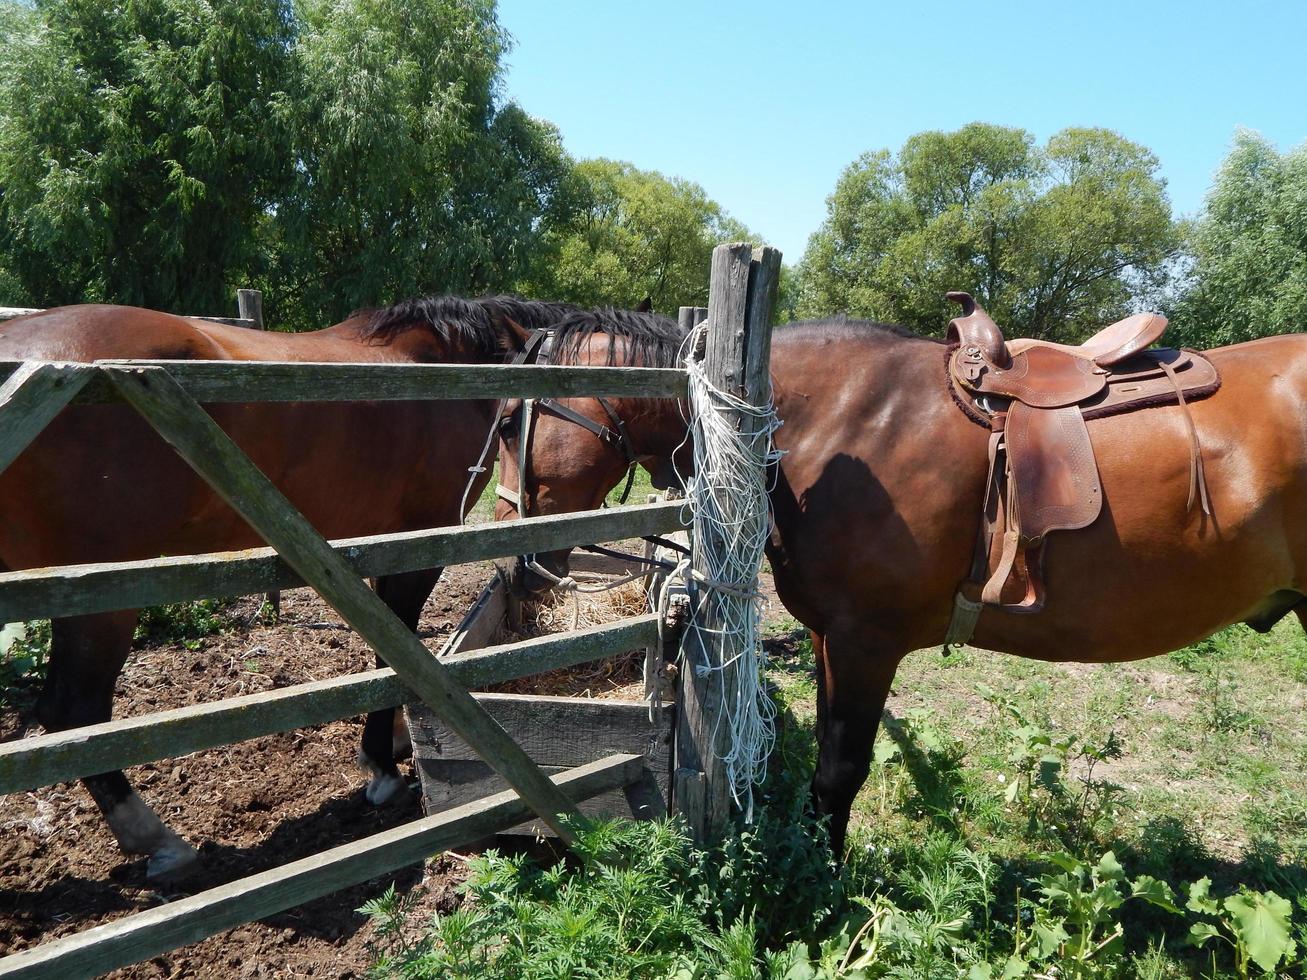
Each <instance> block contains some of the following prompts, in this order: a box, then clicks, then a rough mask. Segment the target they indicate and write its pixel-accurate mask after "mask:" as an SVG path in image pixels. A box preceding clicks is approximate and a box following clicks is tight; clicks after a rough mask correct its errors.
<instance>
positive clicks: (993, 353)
mask: <svg viewBox="0 0 1307 980" xmlns="http://www.w3.org/2000/svg"><path fill="white" fill-rule="evenodd" d="M949 297H950V298H951V299H956V300H957V301H958V302H960V303H962V305H963V313H964V315H963V316H962V317H960V318H958V319H955V320H954V321H953V322H952V323H951V324H950V331H949V334H950V340H953V341H955V342H956V346H950V348H949V354H948V375H949V383H950V386H951V389H952V394H953V398H954V401H955V403H956V404H957V405H958V407H959V408H960V409H961V410H962V412H963V413H964V414H965V415H966V416H967V417H968V418H970V419H971V420H972V421H973V422H976V423H977V424H980V425H984V426H985V427H986V428H988V429H990V431H991V436H990V443H989V474H988V476H987V479H986V488H985V498H984V507H983V513H982V516H981V524H980V530H979V533H978V535H977V540H976V548H975V552H974V554H973V559H972V566H971V571H970V574H969V576H968V578H967V579H965V580H964V581H963V582H962V583H961V585H960V586H959V588H958V591H957V594H956V596H955V599H954V608H953V616H952V619H951V621H950V623H949V630H948V635H947V638H946V639H945V645H946V646H948V645H949V644H954V643H965V642H967V641H968V640H969V639H970V638H971V635H972V633H973V632H974V630H975V624H976V621H977V620H978V619H979V616H980V612H981V610H982V609H983V608H984V607H985V606H992V607H994V608H997V609H1001V610H1003V611H1006V612H1013V613H1036V612H1039V611H1040V610H1041V609H1042V608H1043V606H1044V585H1043V559H1044V545H1045V539H1046V536H1047V535H1048V534H1049V533H1051V532H1053V531H1074V530H1078V529H1080V528H1085V527H1088V526H1089V525H1091V524H1092V523H1094V521H1096V520H1097V519H1098V517H1099V515H1100V513H1101V512H1102V507H1103V488H1102V484H1101V481H1100V480H1099V475H1098V464H1097V462H1096V460H1095V458H1094V448H1093V443H1092V441H1091V439H1090V436H1089V430H1088V427H1087V426H1086V425H1085V422H1086V420H1092V419H1099V418H1106V417H1109V416H1113V415H1121V414H1125V413H1129V412H1135V411H1140V410H1143V409H1146V408H1151V407H1157V406H1165V405H1172V406H1177V407H1178V408H1179V410H1180V411H1181V412H1182V413H1183V416H1184V419H1185V423H1186V428H1187V430H1188V434H1189V450H1190V499H1189V507H1190V508H1191V509H1192V507H1193V505H1194V504H1195V503H1196V502H1197V503H1200V504H1201V506H1202V508H1203V510H1204V512H1210V511H1209V506H1208V499H1207V486H1206V480H1205V477H1204V474H1203V466H1202V449H1201V446H1200V444H1199V440H1198V433H1197V429H1196V428H1195V426H1194V423H1193V418H1192V416H1191V415H1190V412H1189V409H1188V404H1189V402H1192V401H1196V400H1198V399H1201V398H1206V397H1207V396H1209V395H1211V394H1212V393H1214V392H1215V391H1216V390H1217V389H1218V388H1219V387H1220V383H1221V381H1220V376H1219V374H1218V373H1217V370H1216V367H1215V366H1214V365H1213V364H1212V363H1211V361H1209V360H1208V359H1207V358H1206V357H1204V356H1202V355H1201V354H1199V353H1197V352H1194V351H1188V350H1176V349H1171V348H1154V349H1142V348H1144V347H1146V346H1147V344H1148V343H1151V342H1152V341H1153V340H1155V339H1157V338H1158V337H1160V336H1161V334H1162V332H1163V331H1164V330H1165V328H1166V319H1165V318H1164V317H1160V316H1156V315H1153V314H1140V315H1138V316H1135V317H1130V318H1129V319H1127V320H1123V321H1121V322H1120V323H1116V324H1112V325H1111V326H1110V327H1107V328H1105V329H1104V330H1103V331H1100V333H1099V334H1097V335H1096V336H1095V337H1093V338H1091V339H1090V340H1089V341H1086V343H1085V344H1084V345H1082V346H1081V347H1070V346H1066V345H1061V344H1051V343H1047V342H1045V341H1038V340H1014V341H1004V340H1003V338H1002V334H1001V332H1000V331H999V330H998V328H997V326H995V325H994V324H993V321H992V320H990V319H989V317H988V315H987V314H986V313H985V312H984V310H983V309H981V308H980V307H979V306H978V305H977V304H976V303H975V302H974V300H972V299H971V297H970V296H968V295H966V294H965V293H950V294H949ZM1018 591H1019V592H1020V593H1022V598H1021V599H1020V600H1018V601H1009V600H1005V598H1004V596H1005V593H1009V594H1011V593H1014V592H1018Z"/></svg>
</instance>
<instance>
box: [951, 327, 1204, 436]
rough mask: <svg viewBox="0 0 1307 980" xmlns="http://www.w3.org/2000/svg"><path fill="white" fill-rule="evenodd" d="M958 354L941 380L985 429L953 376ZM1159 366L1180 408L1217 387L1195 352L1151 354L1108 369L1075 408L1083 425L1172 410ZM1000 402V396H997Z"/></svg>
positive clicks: (970, 396) (983, 418) (983, 416)
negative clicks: (1173, 379)
mask: <svg viewBox="0 0 1307 980" xmlns="http://www.w3.org/2000/svg"><path fill="white" fill-rule="evenodd" d="M959 353H960V350H959V348H951V349H950V350H949V352H948V354H947V355H946V358H945V374H946V375H947V376H948V386H949V392H950V394H951V395H952V396H953V401H954V403H955V404H956V405H957V406H958V408H960V409H961V410H962V413H963V414H964V415H966V416H967V418H969V419H970V420H971V421H972V422H975V423H976V424H977V425H982V426H984V427H985V428H989V414H988V412H985V411H982V410H981V409H980V408H979V407H977V405H976V403H975V399H976V397H977V392H975V391H972V390H969V386H968V385H967V384H965V383H964V381H963V380H962V378H961V377H959V376H958V374H956V373H955V371H956V370H957V367H958V363H957V358H958V355H959ZM1160 362H1165V363H1166V364H1167V365H1168V366H1169V367H1170V368H1171V370H1172V371H1174V372H1175V376H1176V380H1177V381H1179V382H1180V387H1181V389H1182V390H1183V391H1184V398H1185V401H1186V402H1196V401H1200V400H1201V399H1203V398H1207V397H1208V396H1209V395H1212V394H1214V393H1215V392H1216V391H1218V390H1219V389H1220V387H1221V376H1220V374H1219V373H1217V370H1216V366H1215V365H1214V364H1212V362H1211V361H1209V360H1208V359H1207V358H1206V357H1204V356H1203V355H1202V354H1199V353H1198V352H1197V351H1190V350H1177V349H1175V348H1170V347H1161V348H1154V349H1153V350H1149V351H1145V352H1144V353H1142V354H1137V355H1135V356H1134V357H1132V358H1130V359H1129V360H1127V361H1124V362H1122V363H1120V364H1117V365H1114V366H1113V368H1112V373H1111V374H1109V375H1108V376H1107V379H1106V384H1105V385H1104V387H1103V389H1102V390H1101V391H1099V392H1097V393H1096V394H1094V395H1091V396H1090V397H1088V398H1086V399H1085V400H1084V401H1083V402H1080V405H1079V407H1080V409H1081V411H1082V412H1083V413H1084V417H1085V418H1086V419H1099V418H1104V417H1106V416H1109V415H1121V414H1123V413H1125V412H1133V411H1135V410H1137V409H1141V408H1153V407H1156V406H1159V405H1174V404H1176V402H1177V398H1176V394H1175V386H1174V385H1173V384H1172V383H1171V379H1170V378H1169V377H1167V375H1166V372H1165V371H1163V370H1162V369H1161V368H1160V367H1159V366H1158V364H1159V363H1160ZM1000 397H1001V396H1000Z"/></svg>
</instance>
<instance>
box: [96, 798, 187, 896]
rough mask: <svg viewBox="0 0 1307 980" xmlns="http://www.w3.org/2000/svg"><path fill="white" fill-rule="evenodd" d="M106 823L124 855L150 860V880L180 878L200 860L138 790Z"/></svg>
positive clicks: (147, 872)
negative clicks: (133, 855) (143, 798)
mask: <svg viewBox="0 0 1307 980" xmlns="http://www.w3.org/2000/svg"><path fill="white" fill-rule="evenodd" d="M105 819H106V820H107V821H108V823H109V829H110V830H112V831H113V835H114V837H116V838H118V846H119V847H121V848H122V849H123V851H125V852H126V853H128V854H148V855H149V856H150V861H149V864H148V866H147V868H146V875H147V876H148V877H150V878H164V877H171V876H174V875H177V874H178V873H180V872H182V871H183V870H185V869H187V868H188V867H189V866H190V865H192V864H194V863H195V861H196V859H197V858H198V857H199V854H198V852H197V851H196V850H195V848H193V847H191V845H190V844H187V843H186V841H184V840H182V839H181V837H179V836H178V835H177V833H176V832H175V831H173V830H170V829H169V828H168V827H167V826H166V825H165V824H164V822H163V821H162V820H160V819H159V817H158V815H157V814H156V813H155V812H154V811H153V810H151V809H150V808H149V806H147V805H146V803H145V801H144V800H142V799H141V798H140V797H139V796H137V795H136V792H135V790H133V791H132V792H131V794H129V795H128V797H127V798H126V799H125V800H123V801H122V802H121V803H119V804H118V805H117V806H115V807H114V808H113V809H112V810H110V811H109V813H108V815H107V816H106V818H105Z"/></svg>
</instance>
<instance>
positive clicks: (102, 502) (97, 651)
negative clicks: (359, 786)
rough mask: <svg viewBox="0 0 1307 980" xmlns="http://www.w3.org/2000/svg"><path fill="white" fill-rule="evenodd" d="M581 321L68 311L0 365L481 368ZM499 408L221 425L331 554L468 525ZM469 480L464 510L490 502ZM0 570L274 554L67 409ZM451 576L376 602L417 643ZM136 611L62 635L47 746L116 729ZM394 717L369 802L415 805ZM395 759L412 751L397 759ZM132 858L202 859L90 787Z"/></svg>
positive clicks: (2, 487)
mask: <svg viewBox="0 0 1307 980" xmlns="http://www.w3.org/2000/svg"><path fill="white" fill-rule="evenodd" d="M571 309H572V308H571V307H562V306H558V305H554V304H544V303H528V302H525V301H520V300H514V299H511V298H498V299H487V300H480V301H464V300H459V299H455V298H450V297H443V298H432V299H423V300H410V301H407V302H403V303H399V304H397V305H395V306H392V307H390V308H388V309H384V310H377V311H366V312H362V313H357V314H355V315H353V316H351V317H350V318H349V319H347V320H345V321H344V322H343V323H339V324H337V325H335V326H332V327H328V328H326V329H323V330H318V331H315V332H312V333H303V334H285V333H265V332H261V331H254V330H247V329H243V328H239V327H231V326H224V325H222V324H218V323H211V322H205V321H202V320H194V319H187V318H183V317H178V316H172V315H170V314H167V313H157V312H152V311H150V310H142V309H133V308H127V307H115V306H73V307H65V308H61V309H54V310H48V311H45V312H42V313H36V314H31V315H28V316H24V317H20V318H18V319H15V320H11V321H9V322H8V323H4V324H0V361H17V360H24V359H27V360H47V361H81V362H87V361H94V360H96V359H100V358H151V359H197V358H198V359H208V360H247V361H341V362H345V361H348V362H371V363H455V364H471V363H481V362H487V361H498V360H502V359H503V358H504V357H505V355H506V354H507V353H509V352H511V351H513V350H517V349H520V347H521V345H522V343H523V341H524V340H525V337H526V335H527V334H526V329H527V328H533V327H535V326H538V325H540V324H541V323H545V322H552V321H553V320H555V319H557V318H558V317H559V316H560V315H561V314H563V313H565V312H570V310H571ZM496 405H497V403H496V402H494V401H490V400H486V401H426V402H393V401H380V402H363V403H340V402H333V403H287V404H224V405H214V406H212V407H211V408H210V409H209V411H210V413H211V414H212V415H213V417H214V418H215V419H216V420H217V421H218V423H219V424H220V425H221V426H222V427H223V429H225V430H226V431H227V433H228V434H230V435H231V436H232V438H233V439H235V441H236V442H237V443H238V444H239V445H240V446H241V448H243V449H244V450H245V451H246V452H247V453H248V454H249V455H250V457H251V458H252V459H253V461H254V462H255V464H256V465H258V467H259V468H260V469H261V470H262V471H263V472H264V473H266V474H267V475H268V476H269V477H270V478H271V479H272V480H273V482H274V483H276V484H277V486H278V487H279V488H280V489H281V490H282V492H283V493H285V494H286V495H287V496H288V497H289V498H290V500H291V502H292V503H293V504H294V505H295V506H296V507H297V508H298V509H299V510H300V511H301V512H302V513H303V514H304V515H305V516H306V517H307V518H308V519H309V520H310V521H311V522H312V523H313V525H314V526H315V527H316V528H317V529H318V530H319V531H320V532H321V533H322V534H324V535H326V536H327V537H344V536H352V535H364V534H378V533H384V532H392V531H407V530H416V529H420V528H425V527H434V526H441V525H448V524H457V523H459V521H460V520H461V519H462V516H463V515H462V513H461V512H460V501H461V500H462V498H463V494H464V489H465V485H466V483H467V481H468V468H469V466H472V465H474V464H475V462H476V459H477V456H478V454H479V453H480V451H481V447H482V446H483V444H484V442H485V439H486V437H487V434H488V432H489V431H490V427H491V426H492V425H493V424H494V421H495V419H494V414H495V409H496ZM485 480H486V477H485V476H484V475H480V476H478V477H477V479H476V480H475V481H474V485H473V486H472V490H471V493H470V494H469V499H471V500H475V499H476V495H477V494H478V493H479V492H480V490H481V488H482V487H483V486H484V483H485ZM0 514H3V515H4V520H3V522H0V569H8V570H18V569H24V568H33V567H43V566H49V565H64V564H74V563H83V562H111V561H126V560H132V559H145V558H153V557H158V556H160V555H179V554H193V553H200V552H209V551H227V550H234V549H241V548H248V547H255V546H258V545H260V544H262V543H263V542H262V541H261V540H260V539H259V537H258V536H257V535H256V534H255V533H254V532H253V531H252V530H251V529H250V528H249V527H248V526H247V525H246V524H245V522H244V521H243V520H242V519H241V518H240V517H239V516H237V514H236V513H235V512H234V511H233V510H231V508H229V507H228V506H227V505H226V504H224V503H223V502H222V501H221V500H220V499H219V498H218V497H217V495H216V494H214V493H213V491H212V490H211V489H210V488H209V486H208V485H207V484H206V483H205V482H204V481H203V480H202V479H200V478H199V477H198V476H197V475H196V474H195V473H194V472H193V471H192V470H191V469H190V468H189V467H188V466H187V465H186V464H185V463H184V462H182V460H181V459H180V458H179V457H178V456H177V454H176V453H175V452H174V451H173V450H172V449H171V448H170V447H169V446H167V445H166V444H165V443H164V442H163V440H162V439H161V438H160V437H159V436H158V435H157V434H156V433H155V432H154V431H153V430H152V429H151V428H150V426H149V425H148V424H146V422H145V421H144V420H143V419H141V418H140V416H138V415H136V413H135V412H134V411H132V410H131V409H130V408H128V407H126V406H123V405H94V406H92V405H88V406H72V407H70V408H68V409H65V410H64V411H63V412H62V413H61V414H60V415H59V416H58V417H57V418H56V419H55V420H54V422H53V423H52V424H51V425H50V426H49V427H48V428H47V429H46V430H45V431H44V432H42V433H41V434H40V435H39V436H38V437H37V439H36V440H35V441H34V442H33V443H32V444H31V445H30V446H29V447H28V448H27V450H26V451H25V452H23V453H22V454H21V455H20V456H19V457H18V458H17V459H16V460H15V461H14V462H13V463H12V465H10V466H9V467H8V469H7V470H5V471H4V472H3V473H0ZM440 573H441V569H439V568H434V569H430V570H427V571H417V572H409V573H405V574H397V575H387V576H383V577H381V578H379V579H378V580H377V582H376V589H377V592H378V594H379V595H380V596H381V598H382V599H383V600H385V602H386V604H387V605H388V606H389V607H390V608H391V609H392V610H393V611H394V612H395V613H396V615H398V616H399V617H400V619H402V620H403V621H404V623H405V624H407V625H408V626H409V628H411V629H415V628H416V627H417V622H418V616H419V613H420V611H421V609H422V606H423V604H424V603H425V602H426V599H427V597H428V596H429V595H430V593H431V590H432V589H433V588H434V586H435V584H436V580H437V579H438V578H439V577H440ZM136 618H137V613H136V611H135V610H125V611H122V612H116V613H103V614H98V615H91V616H81V617H75V618H66V619H58V620H55V621H54V624H53V642H52V645H51V651H50V661H49V674H48V676H47V678H46V681H45V684H44V687H43V689H42V692H41V696H40V699H39V701H38V703H37V707H36V718H37V720H38V721H40V722H41V724H42V725H44V727H45V728H46V730H47V731H60V730H63V729H68V728H75V727H80V726H84V725H91V724H95V723H98V722H104V721H108V720H109V718H110V715H111V711H112V697H113V689H114V682H115V678H116V677H117V675H118V673H119V671H120V670H121V668H122V665H123V663H124V660H125V659H126V657H127V653H128V650H129V648H130V646H131V641H132V633H133V630H134V627H135V624H136ZM393 717H394V711H393V710H388V711H380V712H376V713H374V714H372V715H370V716H369V717H368V719H367V723H366V725H365V726H364V732H363V740H362V750H361V752H360V761H361V762H363V763H364V765H365V766H366V767H367V768H368V769H370V770H371V771H372V773H373V779H372V781H371V783H370V785H369V786H368V788H367V798H368V800H369V801H371V802H373V803H379V802H383V801H385V800H388V799H390V798H393V797H394V796H395V795H396V794H398V793H399V792H401V791H402V790H403V788H404V782H403V780H402V779H401V778H400V776H399V773H398V770H397V769H396V767H395V758H394V747H393V746H392V721H393ZM401 748H402V746H401ZM83 782H84V784H85V786H86V788H87V790H88V791H89V792H90V794H91V796H92V797H93V798H94V799H95V802H96V803H97V805H98V806H99V807H100V809H101V810H102V811H103V813H104V815H105V817H106V819H107V820H108V823H109V826H110V828H111V829H112V830H113V832H114V835H115V836H116V837H117V839H118V842H119V844H120V845H121V846H122V848H123V850H124V851H126V852H129V853H143V854H148V855H149V865H148V873H149V875H150V876H151V877H159V876H163V875H172V874H176V873H178V872H180V871H182V870H184V869H185V868H186V866H188V865H190V864H191V862H193V861H194V860H195V857H196V854H195V851H194V850H193V849H192V848H191V846H190V845H189V844H187V843H185V842H184V841H183V840H182V839H181V838H180V837H179V836H178V835H177V834H176V833H174V832H173V831H172V830H170V829H169V828H168V827H166V826H165V825H164V824H163V823H162V822H161V821H160V820H159V818H158V817H157V816H156V815H155V814H154V812H153V811H152V810H150V808H149V807H148V806H147V805H146V804H145V803H144V802H143V801H142V800H141V799H140V797H139V796H137V795H136V793H135V792H134V791H133V790H132V788H131V786H130V785H129V783H128V782H127V779H126V778H125V777H124V776H123V774H122V773H121V772H112V773H105V774H102V775H98V776H92V777H89V778H87V779H85V780H83Z"/></svg>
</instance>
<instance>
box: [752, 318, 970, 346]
mask: <svg viewBox="0 0 1307 980" xmlns="http://www.w3.org/2000/svg"><path fill="white" fill-rule="evenodd" d="M791 331H799V332H801V333H804V334H807V335H809V336H811V335H813V334H818V335H827V336H830V335H844V336H861V337H865V336H868V335H869V334H870V335H873V336H874V335H875V334H888V335H889V336H891V337H903V338H905V339H907V340H921V341H925V342H926V343H930V344H944V343H946V341H945V340H943V339H942V338H940V337H923V336H922V335H921V334H919V333H917V332H915V331H914V330H912V329H910V328H908V327H905V326H902V325H900V324H897V323H879V322H877V321H875V320H859V319H855V318H851V317H848V316H845V315H844V314H843V313H838V314H836V315H835V316H828V317H822V318H821V319H818V320H799V321H798V322H797V323H790V324H787V325H785V326H784V327H779V328H777V331H776V333H775V335H774V336H775V337H776V338H777V339H779V338H781V337H783V336H785V335H786V334H788V333H790V332H791Z"/></svg>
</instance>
